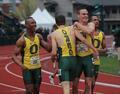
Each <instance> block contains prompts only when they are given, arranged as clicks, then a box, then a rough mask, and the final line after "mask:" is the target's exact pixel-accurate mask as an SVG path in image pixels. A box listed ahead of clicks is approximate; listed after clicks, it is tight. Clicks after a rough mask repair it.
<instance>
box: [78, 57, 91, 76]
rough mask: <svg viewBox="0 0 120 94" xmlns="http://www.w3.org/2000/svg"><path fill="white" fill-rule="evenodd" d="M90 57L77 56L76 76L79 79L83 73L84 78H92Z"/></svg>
mask: <svg viewBox="0 0 120 94" xmlns="http://www.w3.org/2000/svg"><path fill="white" fill-rule="evenodd" d="M92 57H93V56H92V55H89V56H85V57H80V56H77V73H76V76H77V77H80V76H81V74H82V72H84V75H85V77H92V75H93V63H92Z"/></svg>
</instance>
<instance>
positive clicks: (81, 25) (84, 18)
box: [73, 8, 95, 94]
mask: <svg viewBox="0 0 120 94" xmlns="http://www.w3.org/2000/svg"><path fill="white" fill-rule="evenodd" d="M77 16H78V22H75V23H74V27H76V28H77V29H78V31H79V33H81V34H82V35H83V36H84V37H85V39H86V40H87V41H88V43H89V44H91V45H92V33H93V32H94V30H95V24H94V23H92V22H90V23H88V11H87V9H85V8H82V9H79V10H78V13H77ZM94 55H95V54H94ZM92 58H93V52H92V50H91V49H90V48H89V47H88V46H87V45H86V44H84V43H82V42H81V41H79V40H77V62H78V63H77V67H76V68H77V73H76V78H75V80H74V88H73V94H78V84H79V78H80V76H81V74H82V72H84V76H85V94H91V83H92V73H93V64H92Z"/></svg>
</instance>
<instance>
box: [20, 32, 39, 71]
mask: <svg viewBox="0 0 120 94" xmlns="http://www.w3.org/2000/svg"><path fill="white" fill-rule="evenodd" d="M24 38H25V42H26V46H25V48H24V49H23V53H22V56H23V58H22V62H23V64H24V66H26V67H27V68H28V69H36V68H40V67H41V65H40V58H39V48H40V41H39V37H38V36H37V34H36V35H35V38H34V41H31V40H30V39H29V38H27V37H26V36H24Z"/></svg>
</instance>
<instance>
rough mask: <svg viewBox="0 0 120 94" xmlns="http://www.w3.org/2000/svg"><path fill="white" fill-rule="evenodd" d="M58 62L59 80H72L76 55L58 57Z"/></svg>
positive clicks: (74, 75)
mask: <svg viewBox="0 0 120 94" xmlns="http://www.w3.org/2000/svg"><path fill="white" fill-rule="evenodd" d="M58 62H59V63H58V67H59V76H60V77H61V78H60V81H73V80H74V78H75V77H76V74H75V73H76V56H66V57H60V58H59V61H58Z"/></svg>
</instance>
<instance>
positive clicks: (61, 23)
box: [55, 15, 66, 26]
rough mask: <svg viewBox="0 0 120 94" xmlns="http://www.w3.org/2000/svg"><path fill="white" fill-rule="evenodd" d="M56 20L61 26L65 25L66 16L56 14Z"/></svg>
mask: <svg viewBox="0 0 120 94" xmlns="http://www.w3.org/2000/svg"><path fill="white" fill-rule="evenodd" d="M55 21H56V24H57V25H58V26H60V25H65V23H66V19H65V16H63V15H59V16H56V17H55Z"/></svg>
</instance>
